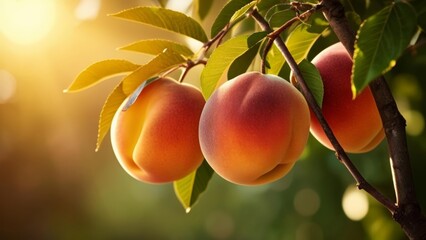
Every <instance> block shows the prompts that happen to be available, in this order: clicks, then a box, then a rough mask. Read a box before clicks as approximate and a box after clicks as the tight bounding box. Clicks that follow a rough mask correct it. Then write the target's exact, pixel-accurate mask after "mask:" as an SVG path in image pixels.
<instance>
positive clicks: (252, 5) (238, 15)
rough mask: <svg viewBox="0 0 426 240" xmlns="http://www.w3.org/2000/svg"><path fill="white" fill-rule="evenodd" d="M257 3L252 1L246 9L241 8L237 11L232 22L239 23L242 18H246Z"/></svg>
mask: <svg viewBox="0 0 426 240" xmlns="http://www.w3.org/2000/svg"><path fill="white" fill-rule="evenodd" d="M256 3H257V2H256V1H252V2H250V3H248V4H246V5H245V6H244V7H242V8H240V9H239V10H238V11H236V12H235V13H234V14H233V15H232V17H231V19H230V20H229V21H230V22H234V21H237V20H238V19H239V18H240V17H242V16H244V15H245V14H246V13H247V12H248V11H249V10H250V9H252V8H253V7H254V6H255V5H256Z"/></svg>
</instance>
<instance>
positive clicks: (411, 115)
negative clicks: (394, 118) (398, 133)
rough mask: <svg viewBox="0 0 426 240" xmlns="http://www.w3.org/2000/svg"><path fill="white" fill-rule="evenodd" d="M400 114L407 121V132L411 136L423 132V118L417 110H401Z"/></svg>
mask: <svg viewBox="0 0 426 240" xmlns="http://www.w3.org/2000/svg"><path fill="white" fill-rule="evenodd" d="M401 114H402V115H403V116H404V118H405V120H406V121H407V127H406V131H407V134H409V135H411V136H418V135H420V134H421V133H422V132H423V129H424V128H425V120H424V118H423V115H422V114H421V113H420V112H419V111H416V110H404V111H401Z"/></svg>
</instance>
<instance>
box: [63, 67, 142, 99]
mask: <svg viewBox="0 0 426 240" xmlns="http://www.w3.org/2000/svg"><path fill="white" fill-rule="evenodd" d="M138 67H139V65H137V64H133V63H131V62H129V61H127V60H122V59H107V60H103V61H100V62H96V63H94V64H92V65H90V66H89V67H87V68H86V69H84V70H83V71H82V72H81V73H80V74H79V75H78V76H77V77H76V79H75V80H74V81H73V82H72V83H71V85H70V86H69V87H68V88H67V89H66V90H64V92H76V91H80V90H84V89H87V88H89V87H91V86H93V85H95V84H97V83H99V82H101V81H102V80H104V79H105V78H107V77H112V76H114V75H117V74H121V73H125V72H131V71H134V70H136V69H137V68H138Z"/></svg>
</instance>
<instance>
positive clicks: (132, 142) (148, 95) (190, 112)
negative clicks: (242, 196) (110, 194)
mask: <svg viewBox="0 0 426 240" xmlns="http://www.w3.org/2000/svg"><path fill="white" fill-rule="evenodd" d="M126 102H127V101H124V102H123V104H122V105H121V106H120V108H119V109H118V110H117V113H116V114H115V116H114V119H113V121H112V124H111V141H112V147H113V150H114V153H115V155H116V157H117V159H118V161H119V163H120V164H121V166H122V167H123V168H124V169H125V170H126V171H127V173H128V174H130V175H131V176H132V177H134V178H136V179H138V180H140V181H144V182H150V183H164V182H171V181H174V180H178V179H180V178H182V177H184V176H186V175H187V174H189V173H191V172H192V171H194V170H195V169H196V168H197V167H198V166H199V165H200V164H201V162H202V161H203V155H202V153H201V149H200V144H199V141H198V124H199V120H200V115H201V111H202V109H203V107H204V104H205V100H204V98H203V96H202V94H201V92H200V91H199V90H198V89H197V88H195V87H193V86H191V85H188V84H185V83H179V82H177V81H175V80H172V79H168V78H160V79H158V80H156V81H154V82H151V83H150V84H148V85H147V86H146V87H145V88H144V89H143V91H142V92H141V94H140V95H139V96H138V98H137V100H136V101H135V103H134V104H133V105H132V106H131V107H130V108H129V109H128V110H126V111H122V109H123V107H124V105H125V104H126Z"/></svg>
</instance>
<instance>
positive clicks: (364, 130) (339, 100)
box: [310, 43, 384, 153]
mask: <svg viewBox="0 0 426 240" xmlns="http://www.w3.org/2000/svg"><path fill="white" fill-rule="evenodd" d="M312 63H313V64H314V65H315V66H316V67H317V69H318V70H319V72H320V75H321V77H322V80H323V84H324V98H323V103H322V113H323V115H324V117H325V119H326V120H327V122H328V124H329V125H330V127H331V129H332V131H333V133H334V134H335V136H336V138H337V140H338V141H339V142H340V144H341V145H342V147H343V149H344V150H345V151H347V152H349V153H362V152H368V151H370V150H372V149H374V148H375V147H376V146H377V145H378V144H379V143H380V142H381V141H382V140H383V137H384V131H383V126H382V121H381V119H380V115H379V112H378V110H377V107H376V104H375V101H374V98H373V95H372V94H371V90H370V88H369V87H367V88H365V89H364V90H363V91H362V92H361V93H360V94H359V95H358V96H356V98H355V99H353V97H352V91H351V71H352V59H351V57H350V55H349V54H348V52H347V51H346V49H345V48H344V47H343V45H342V44H341V43H336V44H334V45H332V46H330V47H328V48H326V49H324V50H323V51H322V52H320V53H319V54H318V55H317V56H316V57H315V58H314V59H313V60H312ZM310 130H311V133H312V135H313V136H314V137H315V138H316V139H317V140H318V141H319V142H320V143H321V144H323V145H324V146H326V147H327V148H329V149H332V150H333V149H334V148H333V146H332V145H331V143H330V141H329V140H328V138H327V136H326V135H325V133H324V131H323V129H322V127H321V125H320V124H319V122H318V119H317V118H316V116H314V114H311V129H310Z"/></svg>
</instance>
